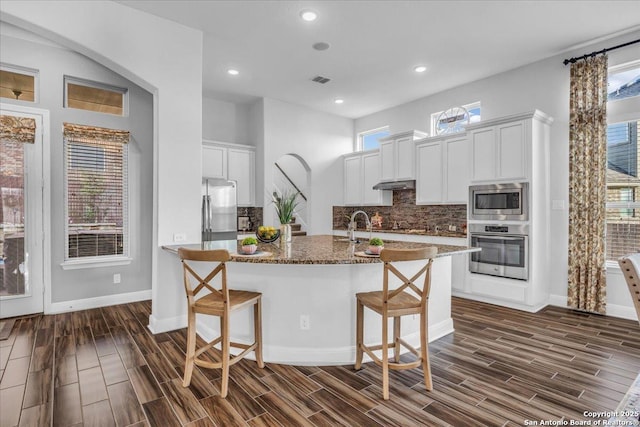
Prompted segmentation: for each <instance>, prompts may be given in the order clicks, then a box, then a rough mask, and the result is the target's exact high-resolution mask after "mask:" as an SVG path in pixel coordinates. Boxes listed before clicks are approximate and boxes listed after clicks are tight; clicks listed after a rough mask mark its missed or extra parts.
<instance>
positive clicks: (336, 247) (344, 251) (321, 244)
mask: <svg viewBox="0 0 640 427" xmlns="http://www.w3.org/2000/svg"><path fill="white" fill-rule="evenodd" d="M219 245H220V243H218V242H205V243H196V244H184V245H169V246H163V247H162V248H163V249H165V250H168V251H171V252H174V253H177V251H178V248H180V247H184V248H189V249H215V248H218V247H226V248H228V249H229V251H230V252H231V257H232V261H236V262H248V263H259V264H370V263H379V262H380V259H379V258H369V257H360V256H357V255H355V253H356V252H360V251H365V250H366V249H367V248H368V246H369V245H368V240H367V239H360V241H359V243H352V242H349V241H348V240H347V239H346V238H345V237H341V236H330V235H318V236H295V237H293V238H292V241H291V243H290V244H289V245H287V246H286V247H282V245H281V242H280V241H279V240H277V241H276V242H274V243H262V242H260V243H259V244H258V251H261V252H263V253H267V252H268V253H270V255H267V256H259V255H251V256H247V255H238V252H240V242H231V243H230V246H229V243H225V244H223V246H219ZM234 246H235V252H234V250H233V249H232V248H233V247H234ZM384 246H385V248H389V249H417V248H424V247H430V246H435V247H436V248H438V255H437V256H436V257H443V256H450V255H457V254H463V253H468V252H473V251H477V250H478V249H474V248H469V247H466V246H452V245H442V244H432V243H419V242H404V241H393V240H385V242H384Z"/></svg>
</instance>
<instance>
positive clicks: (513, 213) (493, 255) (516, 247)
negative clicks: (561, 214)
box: [469, 182, 529, 280]
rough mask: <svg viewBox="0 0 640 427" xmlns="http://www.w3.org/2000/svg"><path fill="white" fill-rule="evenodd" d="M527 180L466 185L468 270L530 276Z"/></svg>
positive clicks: (501, 274)
mask: <svg viewBox="0 0 640 427" xmlns="http://www.w3.org/2000/svg"><path fill="white" fill-rule="evenodd" d="M528 189H529V187H528V183H526V182H521V183H509V184H504V183H500V184H485V185H476V186H470V187H469V219H470V220H471V221H472V222H470V223H469V235H470V240H471V242H470V243H471V246H472V247H477V248H481V249H482V251H480V252H474V253H472V254H471V256H470V258H469V271H471V272H472V273H478V274H488V275H492V276H499V277H508V278H512V279H520V280H528V279H529V225H528V223H527V222H526V221H527V220H528V218H529V205H528V200H529V192H528Z"/></svg>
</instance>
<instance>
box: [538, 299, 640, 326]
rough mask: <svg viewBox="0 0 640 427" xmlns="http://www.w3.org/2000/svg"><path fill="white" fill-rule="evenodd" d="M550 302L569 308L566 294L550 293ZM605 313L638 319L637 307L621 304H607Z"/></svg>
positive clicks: (622, 317)
mask: <svg viewBox="0 0 640 427" xmlns="http://www.w3.org/2000/svg"><path fill="white" fill-rule="evenodd" d="M549 304H550V305H554V306H556V307H563V308H568V306H567V297H566V296H564V295H549ZM605 315H607V316H611V317H619V318H621V319H628V320H637V319H638V318H637V317H636V310H635V308H633V307H630V306H626V305H620V304H607V309H606V313H605Z"/></svg>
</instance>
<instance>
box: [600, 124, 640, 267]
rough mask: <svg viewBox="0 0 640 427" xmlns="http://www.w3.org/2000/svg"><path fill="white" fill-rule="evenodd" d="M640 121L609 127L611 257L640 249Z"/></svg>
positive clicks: (609, 239) (608, 222)
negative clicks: (639, 136) (639, 135)
mask: <svg viewBox="0 0 640 427" xmlns="http://www.w3.org/2000/svg"><path fill="white" fill-rule="evenodd" d="M639 133H640V121H637V120H636V121H631V122H625V123H615V124H612V125H609V126H608V127H607V206H606V212H607V245H606V246H607V259H608V260H611V261H616V260H617V259H618V258H619V257H621V256H623V255H625V254H628V253H631V252H638V251H640V175H639V173H638V172H639V171H640V143H639V139H638V134H639Z"/></svg>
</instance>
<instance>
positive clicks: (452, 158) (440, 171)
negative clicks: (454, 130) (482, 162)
mask: <svg viewBox="0 0 640 427" xmlns="http://www.w3.org/2000/svg"><path fill="white" fill-rule="evenodd" d="M468 147H469V143H468V140H467V136H466V134H464V133H462V134H457V135H448V136H440V137H434V138H425V139H424V140H420V141H418V142H417V145H416V154H415V158H416V169H417V170H416V203H417V204H423V205H424V204H442V203H446V204H458V203H467V193H468V186H469V173H468V170H469V149H468Z"/></svg>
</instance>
